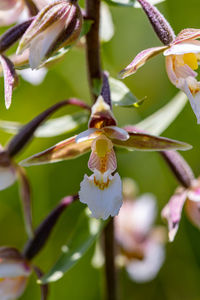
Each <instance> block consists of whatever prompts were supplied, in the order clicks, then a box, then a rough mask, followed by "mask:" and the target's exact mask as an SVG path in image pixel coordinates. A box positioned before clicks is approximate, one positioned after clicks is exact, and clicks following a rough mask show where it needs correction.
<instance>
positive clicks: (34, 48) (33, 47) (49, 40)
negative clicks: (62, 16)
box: [29, 20, 64, 70]
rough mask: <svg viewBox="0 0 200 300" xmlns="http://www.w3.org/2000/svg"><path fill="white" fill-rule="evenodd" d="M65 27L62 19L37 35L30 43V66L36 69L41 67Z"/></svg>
mask: <svg viewBox="0 0 200 300" xmlns="http://www.w3.org/2000/svg"><path fill="white" fill-rule="evenodd" d="M63 27H64V21H63V20H60V21H58V22H56V23H55V24H53V25H51V26H50V27H49V28H48V29H47V30H45V31H44V32H42V33H41V34H39V35H38V36H36V37H35V38H34V39H33V40H32V41H31V44H30V56H29V63H30V67H31V68H32V69H33V70H34V69H37V68H38V67H39V65H40V64H41V63H42V62H43V60H44V58H45V56H46V55H47V53H48V51H49V49H50V48H51V45H52V44H53V42H54V41H55V40H56V39H57V37H58V36H59V35H60V33H61V31H62V30H63Z"/></svg>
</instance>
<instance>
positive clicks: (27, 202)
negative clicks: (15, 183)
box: [17, 166, 34, 238]
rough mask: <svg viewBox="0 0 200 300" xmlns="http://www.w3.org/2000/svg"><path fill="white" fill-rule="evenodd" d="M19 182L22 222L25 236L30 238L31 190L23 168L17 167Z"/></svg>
mask: <svg viewBox="0 0 200 300" xmlns="http://www.w3.org/2000/svg"><path fill="white" fill-rule="evenodd" d="M17 172H18V177H19V182H20V195H21V201H22V209H23V215H24V222H25V228H26V231H27V234H28V236H29V237H30V238H32V237H33V235H34V230H33V222H32V205H31V188H30V183H29V180H28V178H27V175H26V173H25V171H24V169H23V168H21V167H19V166H18V167H17Z"/></svg>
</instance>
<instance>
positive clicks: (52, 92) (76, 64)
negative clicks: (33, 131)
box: [0, 0, 200, 300]
mask: <svg viewBox="0 0 200 300" xmlns="http://www.w3.org/2000/svg"><path fill="white" fill-rule="evenodd" d="M158 8H159V9H160V10H161V12H162V13H164V15H165V16H166V17H167V18H168V20H169V22H170V23H171V25H172V27H173V28H174V30H175V32H176V33H178V32H179V31H180V30H182V29H184V28H187V27H194V28H199V27H200V19H199V13H200V2H199V0H190V1H188V0H176V1H174V0H166V1H165V2H164V3H161V4H159V5H158ZM111 12H112V15H113V20H114V24H115V35H114V37H113V39H112V40H111V41H110V42H108V43H106V44H104V45H103V46H102V61H103V66H104V69H106V70H108V71H109V72H110V74H111V75H112V76H113V77H116V76H117V73H118V72H119V71H120V70H121V69H122V68H124V67H125V66H126V65H127V64H128V63H129V62H130V61H131V60H132V59H133V57H134V56H135V55H136V54H137V53H138V52H139V51H141V50H143V49H145V48H147V47H152V46H157V45H160V42H159V40H158V39H157V37H156V36H155V34H154V32H153V31H152V28H151V26H150V25H149V22H148V21H147V19H146V17H145V15H144V13H143V12H142V11H141V10H139V9H132V8H117V7H114V8H113V7H112V8H111ZM124 82H125V83H126V84H127V85H128V87H129V88H130V89H131V91H132V92H133V93H134V94H135V95H136V96H137V97H138V98H139V99H142V98H143V97H145V96H147V97H148V99H147V101H145V103H144V104H143V105H142V107H140V108H139V109H137V110H136V109H127V108H114V113H115V116H116V118H117V119H118V121H119V125H127V124H133V123H136V122H138V121H139V120H141V119H142V118H144V117H146V116H148V115H149V114H151V113H153V112H154V111H156V110H157V109H159V108H160V107H162V106H163V105H164V104H166V103H167V102H168V101H169V100H170V99H171V98H172V97H173V96H174V95H175V94H176V92H177V90H176V88H175V87H174V86H172V84H171V83H170V82H169V80H168V77H167V75H166V72H165V67H164V58H163V57H162V55H160V56H157V57H156V58H154V59H152V60H151V61H149V62H148V63H147V64H146V65H145V66H144V67H143V68H142V69H140V70H139V71H138V73H137V74H136V75H135V76H131V77H129V78H128V79H126V80H125V81H124ZM0 95H1V102H0V111H1V113H0V118H1V119H3V120H12V121H20V122H23V123H25V122H28V121H29V120H30V119H31V118H32V117H34V116H36V115H37V114H39V113H40V112H41V111H42V110H44V109H46V108H47V107H48V106H50V105H52V104H53V103H55V102H57V101H59V100H62V99H66V98H67V97H71V96H75V97H78V98H80V99H84V100H85V101H87V102H88V103H89V101H90V97H89V90H88V86H87V74H86V64H85V53H84V50H83V49H77V48H73V49H72V50H71V51H70V52H69V53H68V54H67V55H66V56H65V59H64V60H63V61H62V62H60V63H58V64H57V65H55V66H53V67H52V68H51V69H50V70H49V72H48V74H47V77H46V79H45V81H44V82H43V83H42V84H41V85H40V86H37V87H34V86H31V85H30V84H28V83H27V82H24V81H23V80H22V79H21V82H20V86H19V88H17V89H16V90H15V92H14V96H13V103H12V105H11V108H10V110H9V111H6V109H5V107H4V97H3V79H1V80H0ZM72 111H74V109H72V108H64V109H63V110H62V112H60V113H59V114H57V115H62V114H65V113H70V112H72ZM85 128H86V127H83V128H81V130H82V129H85ZM163 135H164V136H166V137H170V138H174V139H179V140H182V141H185V142H187V143H190V144H192V145H193V149H192V150H190V151H188V152H185V153H182V154H183V156H184V157H185V158H186V159H187V161H188V162H189V164H190V165H191V166H192V168H193V170H194V173H195V175H196V176H198V175H199V173H200V138H199V137H200V127H199V126H198V125H197V123H196V118H195V115H194V113H193V112H192V109H191V107H190V105H189V103H188V104H187V105H186V107H185V108H184V110H183V112H182V113H181V114H180V116H179V117H178V118H177V120H176V121H175V122H174V123H173V124H172V125H171V126H170V128H169V129H167V130H166V131H165V132H164V134H163ZM67 137H68V136H67V135H63V136H61V137H60V136H59V137H56V138H49V139H34V141H33V142H32V143H31V144H30V145H29V147H27V148H26V150H25V151H24V152H23V154H21V155H20V156H19V157H18V158H17V159H18V160H19V161H20V160H21V159H23V158H26V157H28V156H29V155H31V154H33V153H36V152H38V151H41V150H43V149H45V148H47V147H49V146H51V145H53V144H55V143H56V142H58V141H60V140H61V139H65V138H67ZM9 139H10V135H8V134H5V133H3V132H0V142H1V144H2V145H5V143H6V142H7V141H8V140H9ZM88 157H89V155H85V156H83V157H81V158H78V159H76V160H73V161H66V162H63V163H57V164H53V165H45V166H38V167H30V168H28V169H27V173H28V176H29V178H30V181H31V185H32V188H33V193H32V196H33V216H34V224H35V226H37V225H38V224H39V222H40V221H42V220H43V218H44V217H45V216H46V215H47V214H48V212H50V210H51V209H52V208H53V207H55V205H56V204H57V203H58V201H59V200H60V199H61V198H62V197H64V196H66V195H70V194H75V193H77V191H78V190H79V184H80V181H81V180H82V178H83V176H84V174H85V173H86V174H90V171H89V170H88V168H87V161H88ZM117 159H118V172H119V173H120V175H121V177H131V178H133V179H134V180H136V182H137V183H138V185H139V188H140V192H141V193H143V192H151V193H153V194H155V195H156V197H157V200H158V206H159V212H160V211H161V209H162V207H163V206H164V205H165V203H166V202H167V201H168V199H169V197H170V195H172V193H173V192H174V189H175V188H176V186H177V182H176V180H175V179H174V177H173V175H172V174H171V173H170V171H169V170H168V168H167V166H166V165H165V163H164V162H163V161H162V159H161V158H160V156H159V155H158V154H156V153H142V152H141V153H137V152H135V153H133V152H117ZM80 166H81V167H80ZM82 208H83V205H82V204H81V203H76V204H74V205H73V206H72V207H70V209H69V210H68V211H66V212H65V213H64V214H63V216H62V218H61V219H60V221H59V223H58V225H57V226H56V228H55V229H54V232H53V234H52V236H51V239H50V240H49V242H48V244H47V246H46V247H45V248H44V250H43V251H42V252H41V253H40V254H39V255H38V257H37V258H36V259H35V260H34V263H35V264H36V265H39V266H40V267H41V268H42V269H43V270H44V271H47V270H49V268H50V266H51V265H52V264H53V263H54V262H55V261H56V259H57V257H58V256H59V253H60V249H61V246H62V245H63V243H64V242H65V241H66V240H67V238H68V235H69V232H70V230H71V228H73V227H74V226H75V224H76V222H77V218H76V215H78V212H80V210H82ZM158 223H160V224H162V220H161V218H160V215H159V216H158ZM0 228H2V229H1V234H0V245H12V246H17V247H18V248H19V249H21V248H22V247H23V244H24V243H25V241H26V234H25V231H24V227H23V220H22V213H21V207H20V199H19V196H18V186H17V184H15V185H14V186H12V187H11V188H9V189H7V190H5V191H3V192H1V193H0ZM93 252H94V247H93V248H92V249H90V250H89V251H88V252H87V254H86V255H85V256H84V258H82V259H81V261H80V262H79V263H78V264H77V265H76V266H75V267H74V268H73V269H71V270H70V271H69V272H68V273H67V274H66V275H65V276H64V277H63V278H62V279H61V280H60V281H58V282H56V283H54V284H52V285H51V289H50V297H49V299H50V300H55V299H56V300H57V299H59V300H64V299H70V300H78V299H87V300H94V299H95V300H98V299H102V297H103V287H104V273H103V270H102V269H101V270H96V269H94V268H93V267H92V265H91V258H92V255H93ZM199 278H200V232H199V231H198V230H197V229H196V228H194V227H193V226H192V225H191V224H190V222H189V221H188V220H187V218H186V217H185V215H184V213H183V218H182V220H181V224H180V228H179V232H178V234H177V236H176V239H175V241H174V243H172V244H167V254H166V260H165V263H164V265H163V267H162V269H161V271H160V273H159V274H158V276H157V278H156V279H155V280H153V281H152V282H150V283H147V284H136V283H133V282H132V281H131V280H130V279H129V278H128V275H127V274H126V272H125V271H124V270H122V271H120V272H119V282H118V284H119V287H118V288H119V293H120V299H122V300H129V299H130V300H132V299H135V300H143V299H148V300H151V299H152V300H153V299H154V300H158V299H159V300H160V299H163V300H165V299H166V300H179V299H180V300H200V284H199ZM26 299H27V300H28V299H34V300H37V299H40V294H39V287H38V286H37V285H36V284H35V277H34V276H32V278H31V280H30V282H29V285H28V288H27V290H26V292H25V294H24V295H23V296H22V297H21V300H26Z"/></svg>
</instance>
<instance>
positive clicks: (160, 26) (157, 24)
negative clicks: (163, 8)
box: [138, 0, 175, 45]
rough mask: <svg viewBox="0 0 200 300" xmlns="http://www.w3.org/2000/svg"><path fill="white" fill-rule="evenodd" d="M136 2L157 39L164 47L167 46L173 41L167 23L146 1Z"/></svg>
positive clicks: (173, 36) (173, 37)
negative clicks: (147, 19)
mask: <svg viewBox="0 0 200 300" xmlns="http://www.w3.org/2000/svg"><path fill="white" fill-rule="evenodd" d="M138 2H139V3H140V5H141V6H142V8H143V10H144V12H145V13H146V15H147V17H148V18H149V21H150V22H151V25H152V26H153V29H154V30H155V32H156V34H157V36H158V38H159V39H160V40H161V42H162V43H163V44H164V45H169V44H170V43H171V42H172V41H173V40H174V39H175V34H174V31H173V29H172V27H171V26H170V24H169V23H168V21H167V20H166V19H165V17H164V16H163V15H162V14H161V13H160V12H159V10H158V9H157V8H156V7H155V6H153V5H152V4H150V3H149V2H148V1H147V0H138Z"/></svg>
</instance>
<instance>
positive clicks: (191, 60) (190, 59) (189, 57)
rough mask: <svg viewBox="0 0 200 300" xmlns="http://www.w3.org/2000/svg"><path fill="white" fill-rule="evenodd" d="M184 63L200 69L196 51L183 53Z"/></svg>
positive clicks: (194, 68) (193, 68)
mask: <svg viewBox="0 0 200 300" xmlns="http://www.w3.org/2000/svg"><path fill="white" fill-rule="evenodd" d="M183 60H184V63H185V64H187V65H188V66H189V67H190V68H191V69H192V70H197V69H198V60H197V56H196V54H194V53H186V54H184V55H183Z"/></svg>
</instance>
